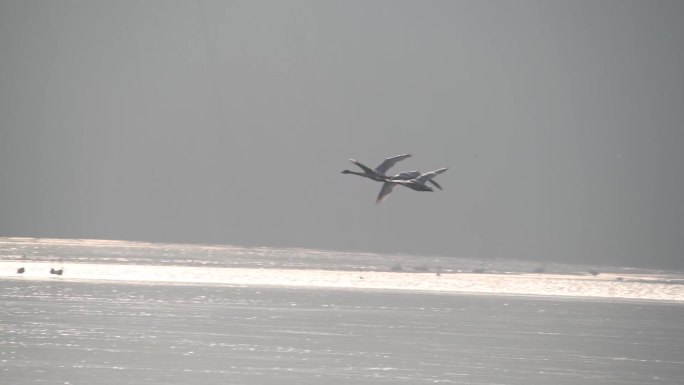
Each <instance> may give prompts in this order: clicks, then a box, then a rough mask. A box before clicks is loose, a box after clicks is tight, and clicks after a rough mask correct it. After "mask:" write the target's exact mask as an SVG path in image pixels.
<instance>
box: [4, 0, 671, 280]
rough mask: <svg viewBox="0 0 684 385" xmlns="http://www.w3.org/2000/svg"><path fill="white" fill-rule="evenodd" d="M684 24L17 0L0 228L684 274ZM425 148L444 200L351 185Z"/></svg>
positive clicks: (606, 15) (363, 8)
mask: <svg viewBox="0 0 684 385" xmlns="http://www.w3.org/2000/svg"><path fill="white" fill-rule="evenodd" d="M683 20H684V2H682V1H658V0H653V1H625V0H616V1H593V0H592V1H451V0H449V1H447V0H445V1H430V0H421V1H418V0H415V1H394V0H382V1H381V0H378V1H365V0H359V1H349V0H344V1H342V0H340V1H317V0H311V1H209V0H207V1H167V0H164V1H91V0H87V1H86V0H83V1H26V0H17V1H6V0H0V235H2V236H42V237H70V238H71V237H76V238H78V237H83V238H114V239H129V240H149V241H175V242H210V243H230V244H238V245H247V246H250V245H263V246H300V247H312V248H318V247H320V248H330V249H342V250H367V251H382V252H405V253H412V254H421V253H422V254H440V255H453V256H459V257H469V256H472V257H487V258H497V257H503V258H505V257H512V258H525V259H539V260H557V261H567V262H582V263H586V262H594V263H605V264H625V265H646V266H649V265H650V266H678V267H684V151H682V148H681V147H682V146H683V145H684V22H683ZM407 152H410V153H413V154H414V157H413V158H410V159H408V160H406V161H404V162H402V163H399V164H398V165H397V168H396V169H395V170H393V171H401V170H413V169H418V170H429V169H434V168H438V167H444V166H448V167H449V171H448V172H447V173H445V174H442V175H440V176H439V178H438V180H439V181H440V182H441V184H442V185H443V187H444V188H445V191H437V192H434V193H418V192H415V191H411V190H408V189H400V188H397V189H395V192H394V193H393V194H392V195H391V196H390V197H389V198H388V199H387V201H386V202H385V203H384V204H383V205H381V206H376V205H375V203H374V200H375V196H376V194H377V192H378V190H379V188H380V184H379V183H376V182H373V181H370V180H368V179H362V178H359V177H356V176H350V175H342V174H340V171H341V170H343V169H345V168H350V167H353V166H352V165H351V164H349V162H348V159H349V158H351V157H353V158H356V159H359V160H361V161H362V162H365V163H366V164H368V165H373V166H374V165H376V164H377V163H379V162H380V161H381V160H382V159H384V158H385V157H387V156H391V155H395V154H400V153H407Z"/></svg>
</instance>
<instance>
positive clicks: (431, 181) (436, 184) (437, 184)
mask: <svg viewBox="0 0 684 385" xmlns="http://www.w3.org/2000/svg"><path fill="white" fill-rule="evenodd" d="M430 183H432V184H433V185H435V187H437V188H438V189H440V190H444V189H443V188H442V186H440V185H439V183H437V182H435V181H434V180H433V179H430Z"/></svg>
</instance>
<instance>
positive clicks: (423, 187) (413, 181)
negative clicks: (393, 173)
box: [376, 167, 447, 203]
mask: <svg viewBox="0 0 684 385" xmlns="http://www.w3.org/2000/svg"><path fill="white" fill-rule="evenodd" d="M446 170H447V168H446V167H445V168H440V169H437V170H434V171H430V172H426V173H419V175H417V174H416V173H418V172H417V171H410V172H407V173H402V174H405V175H403V177H398V178H396V179H395V178H389V179H386V180H385V183H383V185H382V188H381V189H380V193H379V194H378V198H377V200H376V203H381V202H382V201H383V200H385V198H387V196H388V195H389V194H390V193H391V192H392V190H394V186H396V185H402V186H404V187H408V188H410V189H413V190H416V191H434V190H433V189H432V187H430V186H428V185H427V183H428V182H432V183H433V184H435V185H436V186H437V187H438V188H439V189H440V190H441V189H442V187H441V186H440V185H439V184H436V182H435V181H433V180H432V179H433V178H434V177H436V176H437V175H439V174H441V173H443V172H445V171H446ZM402 174H399V175H402ZM416 175H417V176H416ZM405 178H410V179H405Z"/></svg>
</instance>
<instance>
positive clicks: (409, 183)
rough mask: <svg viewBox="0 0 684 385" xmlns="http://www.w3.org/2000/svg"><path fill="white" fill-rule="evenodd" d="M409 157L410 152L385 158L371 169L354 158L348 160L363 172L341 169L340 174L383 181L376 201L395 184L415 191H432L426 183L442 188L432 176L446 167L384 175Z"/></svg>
mask: <svg viewBox="0 0 684 385" xmlns="http://www.w3.org/2000/svg"><path fill="white" fill-rule="evenodd" d="M409 157H411V154H404V155H397V156H393V157H391V158H387V159H385V160H384V161H382V163H380V165H378V166H377V167H376V168H375V169H371V168H370V167H368V166H366V165H364V164H362V163H361V162H359V161H357V160H355V159H350V160H349V161H350V162H352V163H353V164H355V165H357V166H358V167H359V168H361V170H363V172H355V171H349V170H344V171H342V174H354V175H358V176H362V177H365V178H369V179H372V180H374V181H376V182H383V184H382V188H381V189H380V194H378V198H377V200H376V203H381V202H382V201H383V200H384V199H385V198H386V197H387V196H388V195H389V194H390V193H391V192H392V190H393V189H394V186H396V185H402V186H405V187H408V188H410V189H413V190H416V191H434V190H433V189H432V187H430V186H428V185H427V183H432V184H433V185H434V186H435V187H437V188H438V189H440V190H442V186H440V185H439V183H437V182H435V181H434V180H433V178H434V177H436V176H437V175H439V174H441V173H443V172H444V171H446V170H447V169H446V168H440V169H437V170H434V171H430V172H426V173H421V172H420V171H405V172H402V173H399V174H397V175H394V176H387V175H386V173H387V171H388V170H389V169H390V168H392V166H394V165H395V164H396V163H397V162H399V161H401V160H404V159H406V158H409Z"/></svg>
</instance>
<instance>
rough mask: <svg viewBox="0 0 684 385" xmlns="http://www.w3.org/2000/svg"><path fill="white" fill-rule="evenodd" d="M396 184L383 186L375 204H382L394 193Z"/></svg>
mask: <svg viewBox="0 0 684 385" xmlns="http://www.w3.org/2000/svg"><path fill="white" fill-rule="evenodd" d="M394 186H395V183H392V182H385V183H383V184H382V188H381V189H380V194H378V199H377V200H376V201H375V203H382V201H383V200H385V198H387V196H388V195H389V194H390V193H391V192H392V190H393V189H394Z"/></svg>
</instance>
